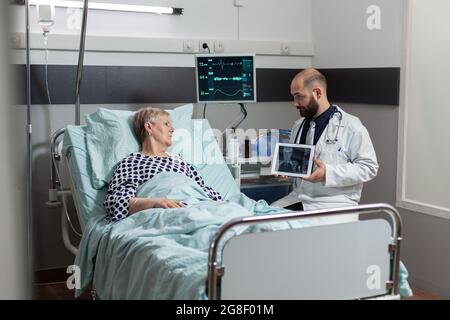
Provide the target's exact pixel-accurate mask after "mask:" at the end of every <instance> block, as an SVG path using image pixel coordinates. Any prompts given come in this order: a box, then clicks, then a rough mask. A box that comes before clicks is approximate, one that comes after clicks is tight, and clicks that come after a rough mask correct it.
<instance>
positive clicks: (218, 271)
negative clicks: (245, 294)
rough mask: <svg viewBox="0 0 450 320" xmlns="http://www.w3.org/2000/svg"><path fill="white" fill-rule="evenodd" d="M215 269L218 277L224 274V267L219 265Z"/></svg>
mask: <svg viewBox="0 0 450 320" xmlns="http://www.w3.org/2000/svg"><path fill="white" fill-rule="evenodd" d="M216 270H217V271H216V272H217V276H218V277H223V276H224V275H225V267H220V268H217V269H216Z"/></svg>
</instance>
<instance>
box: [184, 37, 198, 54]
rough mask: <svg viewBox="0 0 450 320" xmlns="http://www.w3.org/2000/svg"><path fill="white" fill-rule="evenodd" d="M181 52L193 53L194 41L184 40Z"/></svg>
mask: <svg viewBox="0 0 450 320" xmlns="http://www.w3.org/2000/svg"><path fill="white" fill-rule="evenodd" d="M183 52H195V41H194V40H184V41H183Z"/></svg>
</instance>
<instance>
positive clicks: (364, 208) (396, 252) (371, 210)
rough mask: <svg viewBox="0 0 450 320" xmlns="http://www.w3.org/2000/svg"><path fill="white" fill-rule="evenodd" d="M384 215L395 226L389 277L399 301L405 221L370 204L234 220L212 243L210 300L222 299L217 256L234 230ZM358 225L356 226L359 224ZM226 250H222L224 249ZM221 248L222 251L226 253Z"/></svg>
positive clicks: (391, 209) (390, 210) (383, 206)
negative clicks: (302, 221) (315, 219)
mask: <svg viewBox="0 0 450 320" xmlns="http://www.w3.org/2000/svg"><path fill="white" fill-rule="evenodd" d="M381 212H384V213H386V214H387V215H388V216H389V218H390V219H391V222H392V224H391V226H392V244H391V245H390V248H389V249H390V253H391V257H392V271H391V273H390V281H389V283H390V285H391V290H390V295H389V296H391V297H398V277H399V266H400V243H401V240H402V238H401V233H402V221H401V217H400V214H399V213H398V211H397V210H396V209H395V208H394V207H392V206H391V205H389V204H370V205H360V206H354V207H345V208H336V209H323V210H313V211H307V212H291V213H283V214H275V215H267V216H250V217H244V218H236V219H233V220H231V221H229V222H227V223H226V224H224V225H223V226H222V227H221V228H220V229H219V230H218V231H217V232H216V234H215V236H214V237H213V240H212V242H211V246H210V249H209V263H208V284H207V285H208V287H207V289H208V297H209V299H210V300H217V299H219V298H220V297H219V294H218V283H219V282H218V281H219V278H220V277H221V276H223V268H222V266H221V265H218V262H217V260H218V254H219V250H221V248H219V242H220V241H221V240H222V239H223V237H224V235H225V233H227V232H228V231H230V230H231V229H233V228H236V227H239V226H241V227H242V226H250V225H256V224H261V223H268V222H280V221H290V220H303V219H311V218H325V217H331V216H334V215H337V214H339V215H355V214H359V216H362V215H364V216H367V215H374V214H379V213H381ZM356 223H357V222H356ZM224 247H225V246H223V248H224ZM223 248H222V249H223Z"/></svg>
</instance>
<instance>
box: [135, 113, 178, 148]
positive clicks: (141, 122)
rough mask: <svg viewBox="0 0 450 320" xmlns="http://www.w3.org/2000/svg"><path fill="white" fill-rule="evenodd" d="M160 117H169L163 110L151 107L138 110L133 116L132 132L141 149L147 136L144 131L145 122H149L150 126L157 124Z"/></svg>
mask: <svg viewBox="0 0 450 320" xmlns="http://www.w3.org/2000/svg"><path fill="white" fill-rule="evenodd" d="M162 115H166V116H169V115H170V114H169V113H168V112H167V111H165V110H163V109H159V108H151V107H147V108H142V109H139V110H138V111H136V113H135V114H134V117H133V131H134V135H135V136H136V139H137V140H138V142H139V146H140V147H141V148H142V144H143V143H144V141H145V139H146V138H147V136H148V134H147V131H145V124H146V123H147V122H150V123H151V124H154V123H156V122H158V119H159V117H160V116H162Z"/></svg>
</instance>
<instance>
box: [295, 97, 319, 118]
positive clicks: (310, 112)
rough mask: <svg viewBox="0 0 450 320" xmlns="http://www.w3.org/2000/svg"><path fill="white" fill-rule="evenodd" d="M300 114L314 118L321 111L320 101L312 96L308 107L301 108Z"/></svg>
mask: <svg viewBox="0 0 450 320" xmlns="http://www.w3.org/2000/svg"><path fill="white" fill-rule="evenodd" d="M299 110H300V115H301V116H302V117H305V118H307V119H312V118H314V116H315V115H316V114H317V111H319V103H318V102H317V101H316V100H314V97H311V98H310V100H309V103H308V105H307V106H306V108H299Z"/></svg>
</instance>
